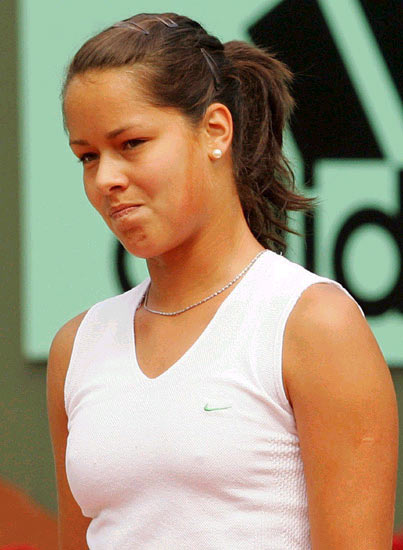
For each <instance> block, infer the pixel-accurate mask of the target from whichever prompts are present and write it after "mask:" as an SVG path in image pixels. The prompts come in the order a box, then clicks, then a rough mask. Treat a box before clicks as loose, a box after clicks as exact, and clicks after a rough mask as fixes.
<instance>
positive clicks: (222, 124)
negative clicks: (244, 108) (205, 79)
mask: <svg viewBox="0 0 403 550" xmlns="http://www.w3.org/2000/svg"><path fill="white" fill-rule="evenodd" d="M203 129H204V133H205V137H206V145H207V150H208V154H209V156H210V157H211V158H214V156H213V154H212V153H213V151H214V150H215V149H221V151H222V156H224V155H225V153H226V152H227V151H228V150H229V149H230V147H231V142H232V134H233V125H232V116H231V112H230V110H229V109H228V107H226V106H225V105H223V104H222V103H212V104H211V105H209V106H208V107H207V110H206V113H205V115H204V118H203Z"/></svg>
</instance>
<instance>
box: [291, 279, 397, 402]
mask: <svg viewBox="0 0 403 550" xmlns="http://www.w3.org/2000/svg"><path fill="white" fill-rule="evenodd" d="M359 346H361V351H363V350H365V355H366V357H368V358H371V359H372V360H373V361H375V363H376V367H373V370H374V371H378V372H379V371H384V375H385V373H386V371H388V368H387V366H386V363H385V361H384V359H383V355H382V352H381V350H380V348H379V346H378V343H377V342H376V339H375V337H374V335H373V334H372V331H371V329H370V327H369V325H368V322H367V321H366V319H365V317H364V316H363V315H362V313H361V311H360V309H359V307H358V305H357V304H356V302H355V301H354V300H352V299H351V298H350V297H349V296H348V295H347V294H346V293H345V292H344V291H343V290H341V289H340V288H339V287H337V286H336V285H334V284H329V283H317V284H313V285H311V286H310V287H308V288H307V289H306V290H305V291H304V292H303V293H302V296H301V297H300V299H299V300H298V302H297V303H296V305H295V307H294V309H293V310H292V312H291V314H290V316H289V319H288V321H287V326H286V329H285V334H284V348H283V377H284V386H285V389H286V393H287V397H288V398H289V399H290V397H291V396H290V387H291V386H292V384H293V382H295V381H296V380H297V379H298V380H299V381H300V382H303V378H304V377H305V378H306V379H307V383H311V380H310V377H316V376H318V375H319V376H320V377H321V378H322V376H323V375H324V374H325V373H324V372H323V367H324V365H325V364H327V365H328V364H329V361H328V359H329V357H333V358H336V357H337V356H338V355H341V356H343V357H350V358H354V357H356V358H358V353H359V351H360V350H359ZM373 361H369V362H368V363H367V364H366V366H367V367H368V369H365V375H366V376H368V375H369V374H370V372H369V371H370V370H371V367H370V365H371V364H372V365H373ZM348 363H349V365H348V372H346V373H345V374H346V376H347V375H348V378H349V380H350V382H354V379H353V376H354V372H353V370H352V369H351V366H352V365H351V364H350V363H351V361H350V362H348ZM353 364H354V365H355V366H356V373H355V374H356V375H357V376H358V377H360V376H362V375H363V374H364V372H362V371H361V370H360V369H362V367H363V365H362V364H360V362H354V361H353ZM301 365H303V368H302V367H301ZM339 369H341V363H340V362H338V367H337V370H336V371H335V372H334V373H333V375H334V376H335V377H337V378H338V381H339V382H340V375H341V374H342V373H341V372H340V370H339ZM374 374H375V372H374ZM388 374H389V373H388ZM326 375H327V376H329V377H331V376H332V372H331V369H329V368H327V372H326ZM290 401H291V399H290Z"/></svg>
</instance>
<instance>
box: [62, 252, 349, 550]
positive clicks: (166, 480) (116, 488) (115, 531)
mask: <svg viewBox="0 0 403 550" xmlns="http://www.w3.org/2000/svg"><path fill="white" fill-rule="evenodd" d="M148 282H149V278H148V279H146V280H145V281H143V282H142V283H141V284H140V285H138V286H136V287H135V288H133V289H131V290H129V291H128V292H125V293H123V294H120V295H118V296H114V297H112V298H109V299H107V300H104V301H102V302H100V303H97V304H95V305H94V306H93V307H92V308H91V309H90V310H89V311H88V313H87V314H86V316H85V317H84V319H83V320H82V322H81V325H80V327H79V329H78V332H77V334H76V338H75V342H74V347H73V351H72V356H71V360H70V364H69V368H68V371H67V375H66V380H65V388H64V389H65V407H66V413H67V417H68V431H69V434H68V439H67V448H66V473H67V478H68V482H69V485H70V488H71V491H72V494H73V496H74V498H75V500H76V501H77V503H78V505H79V506H80V508H81V510H82V513H83V515H84V516H87V517H89V518H92V521H91V523H90V525H89V527H88V530H87V544H88V547H89V550H134V549H137V548H138V549H141V550H165V549H166V550H185V549H192V550H194V549H203V550H223V549H226V548H231V550H252V549H254V550H265V549H267V550H285V549H286V548H287V549H292V550H308V549H310V548H311V543H310V534H309V522H308V509H307V495H306V484H305V478H304V473H303V463H302V460H301V454H300V446H299V439H298V433H297V429H296V424H295V418H294V415H293V410H292V408H291V406H290V403H289V402H288V400H287V397H286V394H285V391H284V386H283V379H282V342H283V335H284V329H285V325H286V322H287V319H288V316H289V314H290V312H291V310H292V309H293V307H294V305H295V303H296V302H297V300H298V298H299V297H300V295H301V293H302V292H303V291H304V290H305V289H306V288H307V287H309V286H310V285H312V284H315V283H321V282H325V283H333V284H336V285H337V286H338V287H339V288H341V289H342V290H343V291H344V292H346V293H347V294H348V292H347V291H346V290H345V289H344V288H343V287H342V286H341V285H340V284H339V283H337V282H335V281H332V280H330V279H327V278H325V277H320V276H318V275H315V274H314V273H311V272H310V271H308V270H306V269H305V268H303V267H301V266H300V265H298V264H296V263H293V262H291V261H290V260H288V259H286V258H284V257H282V256H279V255H277V254H276V253H274V252H272V251H269V250H267V251H266V252H265V253H264V254H262V256H260V258H258V260H257V261H256V263H255V264H254V265H253V266H252V267H251V269H250V270H249V271H248V272H247V273H246V274H245V275H244V277H243V278H242V279H241V281H240V282H239V283H238V285H237V286H236V287H235V288H234V289H233V290H232V292H231V293H230V294H229V295H228V296H227V297H226V299H225V300H224V301H223V302H222V304H221V305H220V307H219V308H218V310H217V312H216V314H215V315H214V317H213V319H212V320H211V321H210V323H209V324H208V326H207V327H206V329H205V330H204V332H203V333H202V334H201V335H200V337H199V338H198V339H197V340H196V342H195V343H194V344H193V345H192V346H191V347H190V348H189V349H188V350H187V351H186V353H185V354H184V355H183V356H182V357H181V358H180V359H179V360H178V361H176V363H175V364H174V365H172V366H171V367H170V368H169V369H168V370H167V371H165V372H164V373H163V374H161V375H160V376H158V377H157V378H154V379H151V378H148V377H147V376H146V375H145V374H144V373H143V371H142V370H141V369H140V367H139V365H138V363H137V360H136V352H135V335H134V315H135V311H136V307H137V305H138V303H139V301H140V299H141V298H142V296H143V294H144V292H145V290H146V287H147V285H148ZM348 295H349V294H348ZM349 296H350V295H349ZM167 345H169V343H167Z"/></svg>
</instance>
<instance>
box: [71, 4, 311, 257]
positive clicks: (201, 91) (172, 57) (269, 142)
mask: <svg viewBox="0 0 403 550" xmlns="http://www.w3.org/2000/svg"><path fill="white" fill-rule="evenodd" d="M134 64H136V66H137V67H138V69H139V70H138V73H136V77H137V76H138V78H139V79H140V83H141V84H142V85H143V87H144V90H146V92H147V94H148V99H149V101H150V102H151V103H152V104H154V105H156V106H164V107H167V106H169V107H175V108H177V109H178V110H180V111H181V112H182V113H183V114H184V115H186V116H187V117H188V119H189V120H190V122H191V123H192V124H194V125H195V126H197V124H198V123H199V122H200V121H201V119H202V117H203V115H204V113H205V111H206V109H207V107H208V106H209V105H210V104H211V103H213V102H218V103H223V104H224V105H226V106H227V107H228V109H229V110H230V112H231V115H232V118H233V123H234V135H233V142H232V161H233V171H234V178H235V181H236V183H237V188H238V193H239V197H240V200H241V204H242V208H243V212H244V215H245V218H246V221H247V223H248V225H249V227H250V229H251V231H252V233H253V234H254V236H255V237H256V239H257V240H258V241H259V242H260V243H261V244H262V245H263V246H264V247H266V248H271V249H273V250H276V251H284V250H285V249H286V243H285V239H284V235H285V232H286V231H289V232H292V233H296V232H295V231H294V230H292V229H290V228H289V227H288V226H287V221H288V213H287V210H294V211H297V210H305V211H307V210H309V209H310V208H311V207H312V206H313V199H310V198H306V197H303V196H302V195H300V194H299V193H297V192H296V190H295V178H294V174H293V172H292V169H291V167H290V165H289V162H288V161H287V159H286V157H285V156H284V154H283V151H282V145H283V131H284V128H285V125H286V123H287V121H288V119H289V117H290V114H291V111H292V109H293V107H294V101H293V99H292V97H291V95H290V92H289V85H290V83H291V81H292V74H291V72H290V71H289V70H288V68H287V67H286V66H285V65H284V64H283V63H282V62H280V61H279V60H278V59H276V57H275V56H274V55H272V54H269V53H268V52H267V51H266V50H263V49H262V48H257V47H255V46H252V45H250V44H248V43H247V42H241V41H231V42H227V43H225V44H222V43H221V42H220V41H219V40H218V39H217V38H216V37H215V36H212V35H209V34H208V33H207V32H206V31H205V30H204V29H203V27H201V25H199V23H197V22H196V21H193V20H192V19H189V18H188V17H185V16H180V15H177V14H175V13H163V14H147V13H142V14H138V15H135V16H134V17H131V18H129V19H125V20H124V21H120V22H119V23H116V24H115V25H113V26H111V27H109V28H107V29H105V30H104V31H102V32H100V33H99V34H97V35H96V36H94V37H93V38H90V39H89V40H88V41H87V42H86V43H85V44H84V45H83V46H82V47H81V48H80V50H79V51H78V52H77V53H76V55H75V56H74V58H73V60H72V61H71V63H70V65H69V67H68V70H67V74H66V77H65V81H64V84H63V88H62V100H63V101H64V98H65V94H66V90H67V87H68V84H69V82H70V81H71V79H72V78H73V77H74V76H75V75H77V74H82V73H85V72H86V71H88V70H90V69H105V68H112V67H122V66H127V65H129V66H132V65H134ZM296 234H298V233H296Z"/></svg>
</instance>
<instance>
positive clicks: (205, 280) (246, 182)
mask: <svg viewBox="0 0 403 550" xmlns="http://www.w3.org/2000/svg"><path fill="white" fill-rule="evenodd" d="M290 81H291V75H290V72H289V71H288V70H287V68H286V67H285V66H284V65H283V64H282V63H280V62H279V61H278V60H277V59H276V58H275V57H273V56H271V55H269V54H268V53H267V52H265V51H262V50H260V49H258V48H255V47H253V46H251V45H249V44H247V43H244V42H237V41H233V42H228V43H226V44H221V42H220V41H219V40H218V39H217V38H215V37H213V36H210V35H208V34H207V33H206V31H205V30H204V29H203V28H202V27H201V26H200V25H199V24H198V23H196V22H195V21H192V20H190V19H188V18H187V17H182V16H179V15H176V14H174V13H166V14H140V15H136V16H134V17H132V18H130V19H127V20H125V21H121V22H119V23H117V24H115V25H113V26H111V27H110V28H108V29H106V30H104V31H103V32H101V33H100V34H98V35H97V36H95V37H93V38H91V39H90V40H89V41H88V42H86V43H85V44H84V45H83V46H82V48H81V49H80V50H79V51H78V53H77V54H76V55H75V57H74V59H73V61H72V62H71V65H70V67H69V70H68V73H67V77H66V80H65V83H64V87H63V114H64V118H65V125H66V129H67V131H68V135H69V140H70V146H71V148H72V150H73V152H74V154H75V155H76V156H77V157H78V158H79V159H80V161H81V162H82V163H83V170H84V186H85V190H86V194H87V196H88V199H89V201H90V202H91V204H92V205H93V206H94V208H96V210H97V211H98V212H99V213H100V215H101V216H102V217H103V219H104V220H105V222H106V224H107V225H108V226H109V228H110V229H111V231H112V232H113V233H114V234H115V235H116V237H117V238H118V239H119V240H120V242H121V243H122V245H123V246H124V247H125V248H126V250H127V251H128V252H129V253H131V254H133V255H135V256H138V257H141V258H146V260H147V265H148V269H149V274H150V277H149V278H147V280H146V281H144V282H143V283H141V284H140V285H138V286H137V287H135V288H133V289H131V290H129V291H128V292H126V293H124V294H121V295H118V296H115V297H112V298H110V299H107V300H105V301H103V302H100V303H98V304H96V305H95V306H93V307H92V308H90V310H88V312H84V313H82V314H80V315H78V316H77V317H76V318H74V319H72V320H71V321H69V322H68V323H67V324H66V325H64V326H63V327H62V328H61V329H60V330H59V332H58V333H57V335H56V336H55V338H54V341H53V343H52V347H51V350H50V357H49V367H48V369H49V370H48V407H49V419H50V428H51V434H52V440H53V446H54V456H55V464H56V475H57V486H58V500H59V536H60V549H61V550H84V549H86V548H87V547H89V549H90V550H112V549H119V550H133V549H134V548H139V549H140V548H141V549H142V550H151V549H152V550H157V549H158V550H161V549H169V550H171V549H172V550H173V549H175V550H179V549H201V548H203V549H205V550H207V549H209V550H222V549H224V548H225V549H227V548H228V549H231V550H247V549H259V550H260V549H270V550H277V549H281V550H285V549H290V550H302V549H304V550H305V549H314V550H333V549H334V550H336V549H337V550H341V549H343V550H350V549H351V550H353V549H354V550H358V549H364V548H365V549H366V550H367V549H369V548H370V549H371V550H389V549H390V548H391V544H392V531H393V516H394V499H395V483H396V468H397V466H396V464H397V408H396V399H395V394H394V389H393V384H392V380H391V376H390V373H389V370H388V367H387V365H386V364H385V361H384V359H383V357H382V353H381V351H380V349H379V347H378V345H377V343H376V341H375V339H374V337H373V335H372V333H371V331H370V329H369V327H368V324H367V322H366V321H365V318H364V316H363V314H362V311H361V310H360V308H359V306H358V305H357V304H356V303H355V302H354V300H353V299H352V298H351V296H350V295H349V294H348V293H347V291H346V290H345V289H343V288H342V287H341V286H340V285H339V284H338V283H336V282H334V281H331V280H329V279H326V278H324V277H319V276H317V275H316V274H314V273H311V272H309V271H308V270H306V269H304V268H303V267H301V266H299V265H297V264H295V263H293V262H291V261H289V260H288V259H286V258H285V257H284V256H282V252H283V251H284V250H285V241H284V236H285V232H286V231H288V228H287V210H307V209H308V208H309V207H310V206H311V202H310V201H309V200H308V199H306V198H303V197H301V196H300V195H298V194H297V193H296V191H295V190H293V176H292V172H291V171H290V169H289V166H288V164H287V160H286V159H285V157H284V156H283V153H282V136H283V130H284V127H285V124H286V122H287V119H288V117H289V114H290V112H291V109H292V105H293V100H292V98H291V96H290V94H289V90H288V85H289V83H290ZM94 277H95V274H94ZM94 284H96V281H94Z"/></svg>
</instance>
